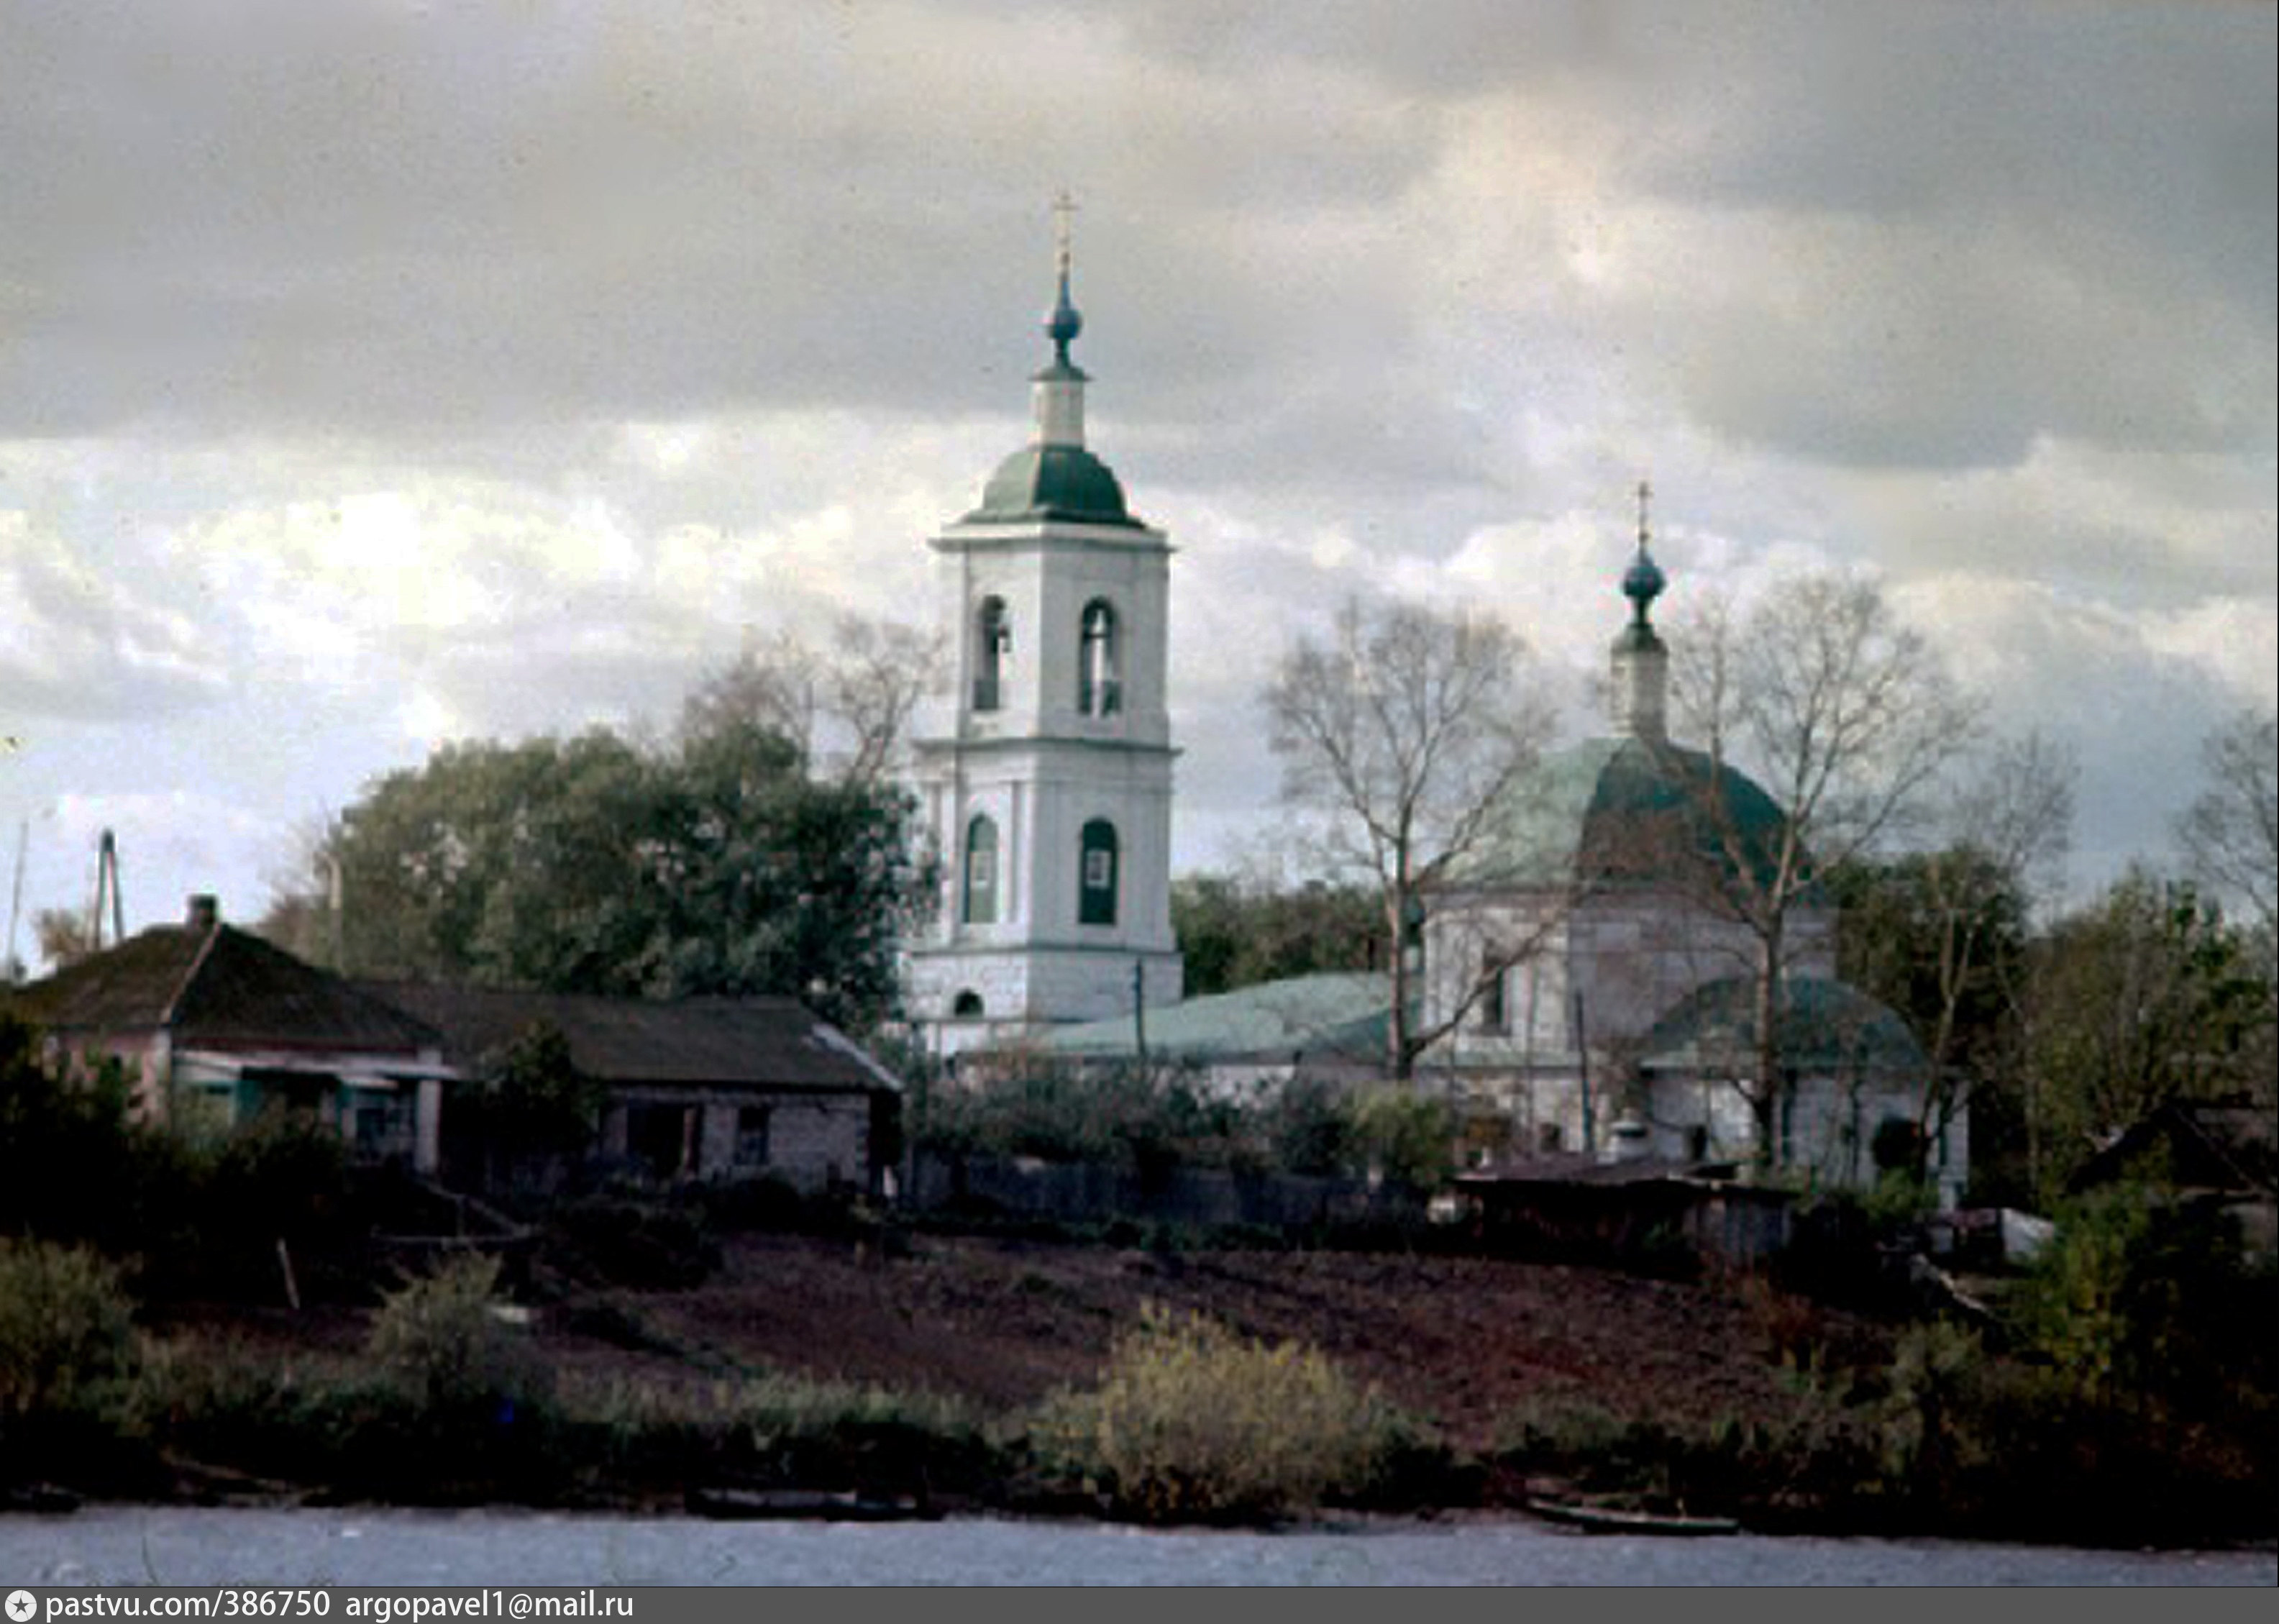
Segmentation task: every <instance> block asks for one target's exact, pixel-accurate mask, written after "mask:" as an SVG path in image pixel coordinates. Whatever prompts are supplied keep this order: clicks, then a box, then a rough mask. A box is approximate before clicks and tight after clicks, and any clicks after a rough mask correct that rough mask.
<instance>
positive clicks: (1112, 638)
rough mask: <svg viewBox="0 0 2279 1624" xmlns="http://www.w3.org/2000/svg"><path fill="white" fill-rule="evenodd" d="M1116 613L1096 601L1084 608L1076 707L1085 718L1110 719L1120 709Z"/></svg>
mask: <svg viewBox="0 0 2279 1624" xmlns="http://www.w3.org/2000/svg"><path fill="white" fill-rule="evenodd" d="M1117 659H1118V650H1117V649H1116V611H1115V610H1114V609H1113V608H1112V607H1110V606H1109V604H1107V603H1105V602H1104V601H1102V600H1101V599H1100V598H1094V599H1093V600H1092V602H1090V603H1089V604H1086V605H1085V606H1084V618H1083V621H1082V638H1081V642H1080V643H1079V646H1078V652H1077V679H1076V708H1077V709H1078V712H1081V713H1083V714H1084V715H1086V716H1113V715H1115V714H1116V712H1118V711H1121V710H1122V709H1123V708H1124V688H1123V681H1122V679H1121V678H1120V677H1119V676H1118V674H1117V672H1116V663H1117Z"/></svg>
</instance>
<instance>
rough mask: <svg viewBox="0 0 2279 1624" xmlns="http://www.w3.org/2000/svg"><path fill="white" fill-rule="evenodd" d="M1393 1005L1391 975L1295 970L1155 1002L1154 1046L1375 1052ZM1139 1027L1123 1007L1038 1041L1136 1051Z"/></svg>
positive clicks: (1055, 1047) (1052, 1047) (1150, 1038)
mask: <svg viewBox="0 0 2279 1624" xmlns="http://www.w3.org/2000/svg"><path fill="white" fill-rule="evenodd" d="M1392 1012H1393V981H1392V978H1391V977H1389V976H1386V975H1384V974H1375V973H1370V972H1340V973H1331V974H1320V975H1301V976H1293V977H1292V978H1291V979H1289V980H1287V981H1264V982H1262V983H1260V984H1259V985H1257V986H1255V987H1244V988H1240V989H1237V990H1236V991H1233V992H1227V993H1219V994H1216V995H1215V996H1213V997H1207V998H1190V999H1187V1000H1186V1002H1185V1003H1181V1004H1163V1005H1161V1006H1159V1007H1156V1008H1152V1009H1150V1010H1148V1011H1147V1016H1146V1024H1147V1052H1148V1055H1149V1056H1150V1057H1151V1058H1158V1059H1163V1060H1171V1061H1184V1062H1189V1063H1193V1064H1197V1065H1202V1064H1211V1063H1232V1062H1236V1061H1242V1060H1258V1061H1276V1060H1287V1059H1290V1058H1293V1057H1295V1056H1297V1055H1301V1054H1305V1055H1311V1056H1316V1057H1320V1056H1323V1055H1329V1054H1336V1055H1349V1056H1352V1057H1353V1058H1356V1059H1374V1058H1377V1057H1379V1056H1381V1055H1383V1054H1384V1052H1385V1029H1386V1028H1387V1027H1388V1026H1389V1025H1390V1023H1391V1019H1392ZM1135 1043H1136V1033H1135V1031H1134V1027H1133V1022H1132V1017H1131V1016H1129V1015H1121V1016H1117V1017H1116V1018H1115V1019H1113V1020H1093V1021H1086V1022H1084V1023H1082V1024H1080V1025H1076V1026H1067V1027H1058V1028H1054V1029H1053V1030H1051V1031H1049V1032H1047V1033H1044V1034H1042V1035H1040V1036H1038V1037H1037V1038H1036V1039H1035V1040H1034V1044H1033V1047H1034V1048H1035V1049H1036V1051H1038V1052H1040V1053H1042V1054H1047V1055H1058V1056H1062V1057H1065V1058H1072V1059H1074V1058H1098V1059H1107V1058H1129V1057H1130V1056H1132V1054H1133V1052H1134V1051H1135Z"/></svg>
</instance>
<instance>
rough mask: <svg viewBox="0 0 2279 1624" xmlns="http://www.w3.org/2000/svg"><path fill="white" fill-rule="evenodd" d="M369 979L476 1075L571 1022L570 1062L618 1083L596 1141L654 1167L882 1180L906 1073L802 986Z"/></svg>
mask: <svg viewBox="0 0 2279 1624" xmlns="http://www.w3.org/2000/svg"><path fill="white" fill-rule="evenodd" d="M358 986H359V989H360V991H361V992H362V993H363V994H364V996H366V997H371V998H372V999H373V1000H375V1001H379V1002H384V1003H386V1004H389V1005H390V1006H392V1007H394V1008H396V1009H399V1010H402V1011H403V1012H404V1013H405V1014H406V1015H407V1016H409V1017H411V1018H412V1019H414V1020H418V1022H419V1023H421V1024H422V1025H423V1026H425V1027H427V1028H431V1029H433V1030H434V1031H436V1032H438V1033H440V1034H441V1042H442V1045H443V1055H444V1058H445V1059H446V1060H447V1061H448V1062H449V1064H450V1065H451V1066H454V1067H455V1068H456V1069H457V1071H458V1072H459V1073H460V1074H463V1075H466V1076H473V1075H475V1074H479V1073H480V1071H481V1070H482V1069H483V1068H484V1066H486V1065H487V1063H488V1059H489V1058H490V1057H492V1056H495V1055H496V1054H497V1053H499V1052H500V1051H503V1050H505V1049H506V1048H507V1047H509V1046H510V1045H511V1044H513V1043H516V1042H517V1041H518V1040H519V1039H521V1038H523V1037H525V1036H526V1035H530V1034H532V1033H533V1032H539V1031H552V1032H555V1033H557V1034H559V1035H560V1036H561V1037H562V1039H563V1040H564V1043H566V1045H567V1046H568V1050H569V1057H570V1063H571V1065H572V1066H574V1067H576V1068H577V1070H578V1071H579V1073H581V1074H583V1075H585V1076H587V1077H588V1078H591V1079H593V1080H595V1081H597V1082H599V1083H601V1084H602V1086H603V1087H604V1088H605V1089H606V1090H607V1093H608V1103H607V1104H606V1105H605V1106H604V1107H603V1110H602V1123H601V1131H600V1135H599V1137H598V1143H597V1146H596V1148H597V1149H598V1151H600V1153H601V1154H602V1157H603V1158H606V1159H608V1160H610V1161H617V1162H621V1163H629V1164H633V1165H635V1166H638V1167H639V1168H640V1169H641V1171H643V1172H645V1173H646V1174H648V1175H650V1176H653V1177H657V1178H665V1179H674V1178H737V1177H758V1176H763V1175H770V1174H772V1175H774V1176H776V1177H779V1178H782V1179H784V1180H785V1181H787V1182H789V1183H791V1184H793V1185H794V1186H796V1187H798V1188H800V1189H805V1190H810V1191H813V1190H820V1189H828V1188H833V1187H840V1186H853V1187H857V1188H862V1189H876V1188H878V1187H879V1183H880V1181H882V1180H883V1178H884V1177H885V1175H886V1172H887V1170H888V1168H889V1166H891V1163H892V1158H893V1157H894V1145H895V1142H896V1138H897V1135H898V1132H899V1123H900V1117H901V1106H902V1083H901V1080H900V1079H898V1078H897V1077H896V1076H895V1075H894V1074H893V1073H892V1072H890V1071H888V1070H887V1069H886V1067H885V1066H881V1065H880V1064H879V1062H878V1061H877V1060H876V1059H874V1058H872V1057H871V1055H870V1054H869V1053H868V1052H867V1051H864V1050H863V1048H862V1047H861V1046H860V1045H858V1044H856V1043H855V1042H854V1041H853V1040H852V1039H850V1038H848V1036H847V1035H845V1034H844V1033H842V1032H840V1030H839V1029H838V1028H836V1027H834V1026H833V1025H831V1024H830V1023H829V1022H828V1021H826V1020H823V1019H822V1018H821V1017H820V1016H818V1015H817V1014H816V1013H815V1012H813V1011H811V1010H810V1009H808V1008H807V1007H806V1006H805V1005H804V1004H801V1003H799V1002H798V1001H797V1000H795V999H792V998H781V997H739V998H729V997H708V998H682V999H675V1000H671V1001H663V1000H648V999H641V998H616V997H598V996H593V995H582V994H563V993H544V992H520V991H513V990H509V989H501V988H493V987H463V986H449V985H443V984H439V983H427V982H405V981H387V982H382V981H368V982H362V983H359V984H358Z"/></svg>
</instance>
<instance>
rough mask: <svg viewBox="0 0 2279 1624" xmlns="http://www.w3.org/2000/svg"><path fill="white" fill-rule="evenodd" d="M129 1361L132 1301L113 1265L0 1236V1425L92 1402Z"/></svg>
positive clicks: (75, 1250)
mask: <svg viewBox="0 0 2279 1624" xmlns="http://www.w3.org/2000/svg"><path fill="white" fill-rule="evenodd" d="M133 1368H134V1306H133V1305H132V1303H131V1302H130V1301H129V1299H128V1297H127V1291H126V1289H125V1287H124V1286H123V1285H122V1284H121V1283H120V1280H119V1270H118V1268H117V1267H116V1266H114V1265H112V1264H111V1263H108V1262H106V1261H104V1259H103V1258H99V1257H97V1256H96V1254H95V1253H94V1252H92V1251H87V1250H85V1249H83V1248H80V1247H70V1248H66V1247H61V1246H57V1245H53V1244H50V1243H46V1242H40V1241H8V1240H0V1425H4V1424H5V1423H6V1422H7V1421H9V1420H12V1419H16V1418H21V1417H26V1416H35V1415H40V1414H42V1413H57V1412H78V1411H83V1410H87V1409H89V1408H92V1407H93V1406H94V1405H96V1403H98V1402H99V1400H100V1398H101V1397H102V1396H103V1394H104V1389H107V1388H109V1387H110V1386H111V1384H113V1383H115V1382H119V1381H120V1380H122V1379H123V1378H125V1377H126V1376H127V1375H128V1374H130V1373H131V1372H132V1370H133Z"/></svg>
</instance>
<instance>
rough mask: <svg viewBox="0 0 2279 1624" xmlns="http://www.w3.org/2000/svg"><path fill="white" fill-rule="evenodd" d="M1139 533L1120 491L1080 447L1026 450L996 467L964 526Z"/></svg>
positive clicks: (1100, 464)
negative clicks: (1060, 523) (1115, 528)
mask: <svg viewBox="0 0 2279 1624" xmlns="http://www.w3.org/2000/svg"><path fill="white" fill-rule="evenodd" d="M1053 519H1057V520H1066V521H1068V522H1070V523H1072V524H1087V525H1124V526H1128V527H1132V528H1134V529H1138V528H1140V523H1139V520H1137V519H1134V518H1133V517H1132V514H1131V512H1129V511H1128V510H1127V509H1126V508H1125V507H1124V487H1123V486H1121V485H1119V484H1117V483H1116V475H1115V474H1114V473H1111V472H1110V471H1109V466H1108V465H1107V464H1106V463H1104V462H1102V461H1101V460H1100V458H1097V457H1095V456H1093V454H1092V453H1091V452H1090V451H1088V450H1086V449H1085V448H1084V447H1082V446H1080V445H1031V446H1027V447H1024V449H1022V450H1017V451H1016V452H1014V453H1013V454H1012V455H1011V456H1010V457H1008V458H1006V459H1005V460H1004V461H1003V462H1001V463H999V464H998V465H997V472H996V473H993V474H991V475H990V476H989V483H988V485H987V486H986V488H985V489H983V491H982V493H981V505H980V506H979V507H978V508H976V509H974V510H973V512H971V513H968V514H967V515H966V516H965V520H964V522H965V523H967V524H1005V523H1012V522H1024V521H1027V522H1032V521H1035V520H1053Z"/></svg>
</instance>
